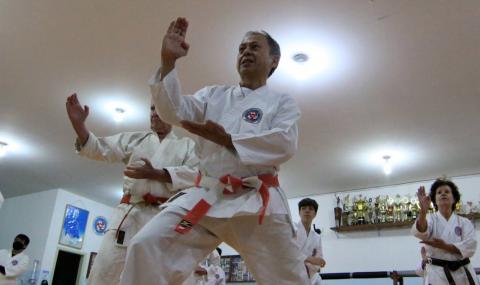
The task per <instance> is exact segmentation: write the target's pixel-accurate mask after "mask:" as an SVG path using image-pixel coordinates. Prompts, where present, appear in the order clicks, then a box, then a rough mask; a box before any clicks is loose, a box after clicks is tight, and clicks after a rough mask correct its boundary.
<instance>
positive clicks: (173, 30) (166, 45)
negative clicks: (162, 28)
mask: <svg viewBox="0 0 480 285" xmlns="http://www.w3.org/2000/svg"><path fill="white" fill-rule="evenodd" d="M187 28H188V22H187V19H185V18H177V19H176V20H175V21H173V22H171V23H170V26H169V27H168V30H167V33H166V34H165V36H164V37H163V42H162V66H164V65H171V64H174V63H175V61H176V60H177V59H179V58H180V57H183V56H186V55H187V53H188V49H189V48H190V45H189V44H188V43H187V42H185V35H186V34H187Z"/></svg>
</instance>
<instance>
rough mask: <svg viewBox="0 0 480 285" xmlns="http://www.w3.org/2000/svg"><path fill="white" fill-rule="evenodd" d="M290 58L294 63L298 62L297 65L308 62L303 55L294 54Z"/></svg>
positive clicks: (306, 56)
mask: <svg viewBox="0 0 480 285" xmlns="http://www.w3.org/2000/svg"><path fill="white" fill-rule="evenodd" d="M292 58H293V60H294V61H295V62H298V63H303V62H306V61H308V55H306V54H305V53H296V54H294V55H293V57H292Z"/></svg>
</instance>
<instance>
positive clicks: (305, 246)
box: [297, 198, 326, 285]
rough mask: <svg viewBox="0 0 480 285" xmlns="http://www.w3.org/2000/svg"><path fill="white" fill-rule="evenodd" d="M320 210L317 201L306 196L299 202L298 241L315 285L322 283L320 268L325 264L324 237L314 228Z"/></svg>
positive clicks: (309, 274)
mask: <svg viewBox="0 0 480 285" xmlns="http://www.w3.org/2000/svg"><path fill="white" fill-rule="evenodd" d="M317 211H318V203H317V201H315V200H313V199H310V198H305V199H302V200H301V201H300V202H299V203H298V212H299V214H300V222H298V223H297V242H298V246H299V247H300V249H301V251H302V256H303V259H304V261H305V268H304V269H303V270H305V271H306V272H307V274H308V276H309V277H310V281H311V283H312V284H313V285H320V284H321V280H322V278H321V277H320V274H319V272H320V269H321V268H322V267H324V266H325V264H326V262H325V259H324V258H323V250H322V239H321V238H320V234H319V233H317V230H315V229H314V228H312V222H313V219H314V218H315V216H316V215H317Z"/></svg>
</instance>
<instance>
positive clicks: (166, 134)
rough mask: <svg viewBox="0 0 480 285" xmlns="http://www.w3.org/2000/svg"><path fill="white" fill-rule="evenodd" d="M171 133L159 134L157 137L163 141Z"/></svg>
mask: <svg viewBox="0 0 480 285" xmlns="http://www.w3.org/2000/svg"><path fill="white" fill-rule="evenodd" d="M168 134H169V133H157V136H158V138H159V139H160V140H163V139H164V138H165V137H166V136H168Z"/></svg>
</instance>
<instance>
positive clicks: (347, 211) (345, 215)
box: [342, 194, 352, 226]
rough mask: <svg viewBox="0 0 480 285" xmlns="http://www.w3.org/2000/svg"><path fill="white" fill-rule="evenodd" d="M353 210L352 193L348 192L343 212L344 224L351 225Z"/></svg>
mask: <svg viewBox="0 0 480 285" xmlns="http://www.w3.org/2000/svg"><path fill="white" fill-rule="evenodd" d="M351 211H352V206H351V204H350V195H349V194H347V196H345V198H343V212H342V224H343V225H344V226H350V225H351V224H350V222H351V221H350V212H351Z"/></svg>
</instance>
